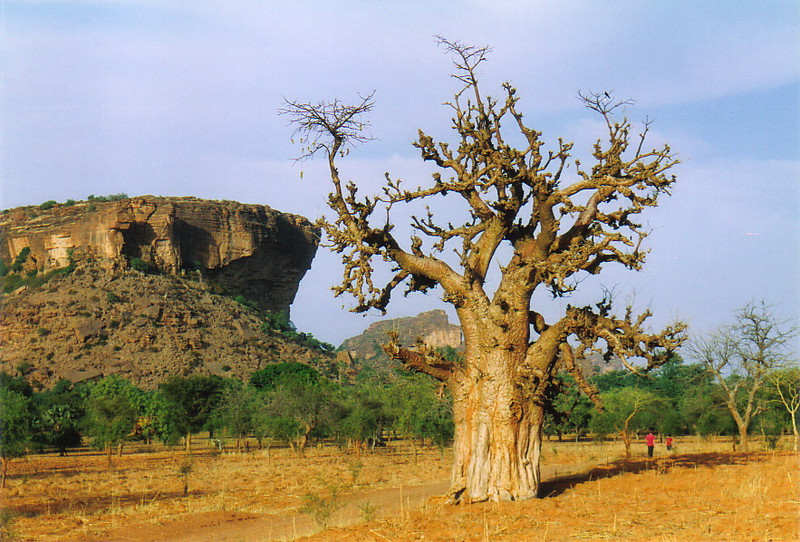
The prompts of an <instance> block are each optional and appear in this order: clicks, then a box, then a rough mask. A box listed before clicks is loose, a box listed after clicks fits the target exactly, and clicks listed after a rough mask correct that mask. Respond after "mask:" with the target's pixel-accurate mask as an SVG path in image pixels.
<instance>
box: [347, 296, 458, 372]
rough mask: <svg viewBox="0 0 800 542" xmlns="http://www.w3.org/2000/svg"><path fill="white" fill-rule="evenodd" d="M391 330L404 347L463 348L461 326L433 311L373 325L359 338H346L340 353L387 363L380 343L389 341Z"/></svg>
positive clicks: (382, 321) (437, 310) (439, 312)
mask: <svg viewBox="0 0 800 542" xmlns="http://www.w3.org/2000/svg"><path fill="white" fill-rule="evenodd" d="M390 331H396V332H397V333H398V338H399V340H400V343H401V344H404V345H409V346H411V345H413V344H414V343H416V342H417V340H422V341H423V342H424V343H426V344H428V345H429V346H433V347H446V346H450V347H453V348H455V349H460V348H462V347H463V338H462V335H461V327H460V326H457V325H455V324H451V323H450V321H449V319H448V317H447V313H446V312H445V311H443V310H441V309H436V310H432V311H429V312H423V313H421V314H418V315H417V316H406V317H403V318H394V319H390V320H380V321H378V322H375V323H373V324H372V325H370V326H369V327H368V328H367V329H366V330H365V331H364V332H363V333H361V334H360V335H358V336H356V337H351V338H349V339H345V341H344V342H342V346H341V348H340V350H345V351H347V352H350V354H351V355H352V356H353V357H354V358H356V359H359V360H362V361H367V362H369V361H373V360H388V356H386V354H385V353H384V352H383V349H382V348H381V344H383V343H386V342H387V341H388V337H387V333H388V332H390Z"/></svg>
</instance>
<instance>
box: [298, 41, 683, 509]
mask: <svg viewBox="0 0 800 542" xmlns="http://www.w3.org/2000/svg"><path fill="white" fill-rule="evenodd" d="M439 44H440V45H441V46H442V47H444V48H445V49H446V51H447V52H448V53H450V54H452V55H453V58H454V65H455V72H454V74H453V76H454V77H455V79H456V80H457V81H458V84H459V88H458V90H457V92H456V93H455V94H454V98H453V99H452V101H450V102H449V103H448V104H446V105H447V106H448V107H449V108H450V109H451V112H452V115H453V116H452V122H453V125H452V128H453V130H454V131H455V134H456V140H455V143H454V144H450V143H447V142H438V141H436V140H434V138H433V137H431V136H430V135H428V134H426V133H425V132H423V131H419V135H418V138H417V140H416V141H415V142H414V146H415V147H416V148H417V149H419V151H420V153H421V156H422V159H423V160H424V161H427V162H431V163H433V164H435V165H436V166H437V167H438V169H439V171H437V172H436V173H434V174H433V176H432V179H431V181H432V182H430V183H429V184H427V185H424V186H418V187H416V188H411V189H407V188H405V185H404V183H403V182H401V180H399V179H393V178H392V177H391V176H390V175H389V174H388V173H387V174H386V181H385V185H384V187H383V193H382V194H380V195H376V196H373V197H361V196H360V195H359V194H358V187H357V185H356V184H355V183H353V182H348V183H344V182H343V181H342V178H341V176H340V172H339V167H338V163H337V160H339V159H340V158H342V157H344V156H345V155H346V154H347V153H348V152H349V150H350V145H351V144H353V143H357V142H361V141H365V140H367V139H369V137H368V136H367V135H366V133H365V130H364V129H365V127H366V126H367V123H366V120H364V114H365V113H368V112H369V111H370V110H371V109H372V108H373V106H374V100H373V96H372V95H369V96H362V97H360V99H359V101H357V102H356V103H355V105H347V104H344V103H342V102H340V101H338V100H334V101H332V102H329V101H323V102H318V103H309V102H300V101H289V100H287V101H286V103H285V106H284V108H283V110H282V113H284V114H286V115H288V116H289V117H290V119H291V122H292V123H293V125H294V126H295V129H296V130H295V137H300V138H301V139H302V141H303V143H304V144H305V147H304V150H303V153H302V157H304V158H306V157H310V156H313V155H315V154H318V153H321V154H323V155H325V156H326V157H327V160H328V168H329V173H330V180H331V181H332V192H331V193H330V195H329V197H328V204H329V206H330V208H331V210H332V211H333V219H332V220H327V219H321V220H320V222H319V224H320V225H321V227H322V228H323V229H324V231H325V233H326V234H327V237H328V245H329V247H331V248H332V249H333V250H335V251H336V252H337V253H339V254H341V255H342V262H343V264H344V271H343V280H342V282H341V284H340V285H338V286H336V287H334V293H335V294H336V295H337V296H339V295H343V294H350V295H352V296H354V297H355V300H356V304H355V306H354V307H353V308H352V309H351V310H353V311H355V312H362V311H366V310H369V309H377V310H380V311H384V312H385V308H386V306H387V304H388V303H389V301H390V299H391V296H392V294H393V292H394V291H395V290H397V289H398V288H401V287H402V285H404V287H405V288H406V294H408V293H411V292H427V291H429V290H431V289H433V288H435V287H440V288H441V289H442V290H443V294H442V299H443V300H444V301H445V302H446V303H449V304H451V305H453V306H454V307H455V311H456V313H457V315H458V319H459V323H460V325H461V328H462V332H463V335H464V343H465V351H464V356H463V362H459V361H453V360H448V359H446V358H444V357H443V356H442V355H440V354H438V353H437V352H435V351H433V350H432V349H429V348H426V347H425V346H424V345H422V344H418V345H416V347H408V346H407V345H406V346H403V345H400V344H399V343H398V341H397V339H396V338H394V339H392V340H390V341H389V342H388V343H387V344H386V345H385V346H384V348H385V349H386V351H387V352H388V353H389V354H390V355H392V356H393V357H394V358H395V359H397V360H400V361H401V362H403V363H404V364H405V365H406V366H407V367H409V368H411V369H414V370H417V371H420V372H423V373H426V374H428V375H430V376H432V377H434V378H436V379H438V380H440V381H442V382H443V383H445V385H446V386H447V387H448V388H449V390H450V392H451V394H452V397H453V417H454V422H455V427H456V430H455V439H454V464H453V470H452V477H451V488H450V496H451V498H452V500H453V501H454V502H465V503H466V502H477V501H485V500H515V499H526V498H530V497H535V496H536V495H537V492H538V487H539V458H540V450H541V442H542V425H543V421H544V406H545V400H546V399H545V392H546V389H547V386H548V384H549V383H550V382H551V381H552V379H553V378H554V376H555V371H556V366H557V364H559V363H560V366H562V367H564V368H565V369H566V370H568V371H569V372H570V373H571V374H572V375H573V377H574V378H575V380H576V382H577V383H578V384H579V385H580V386H581V388H582V390H583V391H584V392H586V393H587V394H588V395H589V397H590V398H592V399H594V400H596V401H597V400H598V394H597V391H596V390H595V389H593V388H592V387H591V386H590V385H589V384H588V383H587V381H586V379H585V378H584V376H583V375H582V374H581V372H580V369H579V367H578V363H577V362H576V359H578V358H581V357H582V356H584V355H585V354H587V353H588V352H589V351H595V352H601V353H603V354H604V355H605V356H606V357H611V356H618V357H619V358H620V359H621V360H622V361H623V363H624V364H625V365H626V366H628V367H629V368H630V369H632V370H639V369H638V368H637V367H638V366H637V365H635V362H634V361H633V360H634V358H639V359H643V360H646V366H645V367H642V370H646V369H651V368H653V367H656V366H658V365H659V364H661V363H662V362H663V361H665V360H666V359H667V358H668V356H669V353H670V352H671V351H672V350H673V349H674V348H675V347H677V346H678V345H679V344H680V342H681V340H682V334H683V330H684V328H683V325H681V324H676V325H674V326H671V327H668V328H667V329H665V330H663V331H661V332H659V333H648V332H647V331H646V330H645V327H644V324H645V320H646V319H647V318H648V317H649V316H650V313H649V311H647V312H644V313H643V314H640V315H635V314H634V313H633V311H632V310H631V308H630V307H628V308H627V310H626V311H624V314H623V315H622V316H615V315H614V314H613V313H612V310H611V300H610V299H609V298H608V297H607V296H604V297H603V299H602V300H601V301H599V302H598V303H597V305H595V306H571V305H565V306H564V307H563V308H562V310H563V315H562V316H561V317H560V319H558V320H557V321H549V322H548V321H546V319H545V317H544V316H543V313H542V312H540V311H539V310H535V309H536V308H538V307H536V308H534V307H533V306H532V305H531V299H532V296H533V294H534V292H536V291H538V290H541V289H549V291H550V293H551V294H552V295H553V297H554V298H556V299H559V298H562V297H564V296H566V295H568V294H569V293H571V292H572V291H574V290H575V289H576V288H577V284H578V281H579V280H580V278H581V276H582V275H585V274H597V273H600V271H601V270H602V269H603V268H604V266H605V265H606V264H614V263H616V264H620V265H622V266H624V267H626V268H629V269H633V270H638V269H640V267H641V266H642V264H643V263H644V260H645V253H646V251H645V250H644V249H643V248H642V241H643V240H644V239H645V237H646V236H647V231H646V229H645V228H644V227H643V226H642V225H641V224H638V223H636V222H635V221H634V218H635V217H636V215H638V214H639V213H641V212H642V211H643V210H645V209H646V208H648V207H653V206H655V205H656V204H657V203H658V198H659V196H660V195H662V194H668V193H669V189H670V187H671V186H672V185H673V183H674V182H675V178H674V177H673V176H670V175H669V170H670V169H671V168H672V167H673V166H674V165H675V164H676V163H677V160H676V159H675V157H674V156H673V154H672V152H671V151H670V148H669V147H668V146H664V147H662V148H659V149H656V150H646V148H645V139H646V136H647V132H648V128H649V123H645V125H644V127H643V129H642V131H641V132H640V136H639V140H638V142H634V144H633V145H632V144H631V137H632V135H631V134H632V130H633V128H632V126H631V123H629V122H628V120H627V119H625V118H622V119H616V115H617V114H618V113H619V112H620V111H621V110H622V108H623V106H624V105H627V104H629V103H630V102H628V101H615V100H614V99H613V98H612V97H611V96H610V95H607V94H606V93H591V92H589V93H579V96H580V99H581V100H582V102H583V104H584V105H585V106H586V107H588V108H589V109H590V110H592V111H593V112H594V113H596V114H598V115H599V117H600V118H601V119H603V121H604V122H605V126H606V128H607V130H608V140H607V141H605V142H602V141H599V140H598V141H597V143H596V144H595V146H594V150H593V153H592V155H593V157H594V164H593V165H592V166H591V167H590V168H585V167H584V166H583V165H581V163H580V162H579V161H578V160H574V159H573V158H572V157H571V151H572V147H573V144H572V143H567V142H565V141H563V140H561V139H559V140H558V142H557V144H556V145H555V147H554V148H553V149H551V150H545V146H544V142H543V141H542V139H541V135H542V134H541V132H538V131H536V130H534V129H532V128H530V127H528V126H527V125H526V124H525V122H524V119H523V115H522V113H521V111H520V109H519V97H518V96H517V91H516V89H515V88H514V87H513V86H512V85H511V84H510V83H505V84H503V85H502V96H503V98H502V99H495V98H492V97H490V96H486V95H484V93H483V92H482V89H481V87H480V85H479V82H478V76H477V68H478V66H479V65H481V64H482V63H483V62H484V61H485V60H486V58H487V55H488V53H489V48H488V47H473V46H468V45H464V44H461V43H458V42H453V41H448V40H446V39H443V38H439ZM512 140H513V141H521V142H522V145H521V146H520V147H515V146H514V145H513V144H512ZM570 165H574V167H575V170H574V171H570ZM568 173H571V175H569V177H570V179H569V180H568V179H567V177H568ZM457 202H461V203H460V204H459V203H457ZM416 203H421V204H429V205H428V207H427V210H426V211H425V212H423V213H422V214H419V215H414V214H413V212H412V215H411V216H410V225H411V227H412V233H411V234H410V236H409V239H408V242H406V243H405V244H403V243H401V239H399V238H398V237H397V236H396V235H395V233H394V225H395V222H396V219H395V217H394V215H395V213H397V212H398V209H402V208H403V207H404V206H406V205H411V206H412V207H413V206H414V204H416ZM437 203H438V204H442V205H443V206H446V208H447V212H448V213H452V211H453V209H456V208H460V207H463V208H464V209H465V210H466V212H465V214H464V218H463V219H462V220H461V221H460V222H456V223H453V222H450V221H447V219H444V220H442V218H441V215H442V214H443V213H444V209H445V208H444V207H442V208H440V218H439V220H437V218H436V213H435V212H434V210H432V209H431V208H430V207H431V206H433V205H434V204H437ZM459 206H460V207H459ZM412 207H406V209H411V208H412ZM451 248H452V249H453V250H452V251H451V250H449V249H451ZM506 256H507V257H506ZM501 257H503V258H504V260H505V264H504V265H493V262H495V261H497V260H498V259H499V258H501ZM384 263H387V264H388V265H387V266H386V267H388V268H389V269H388V270H386V269H385V268H384V267H382V264H384ZM381 272H383V274H381ZM495 273H496V274H495ZM540 310H541V309H540Z"/></svg>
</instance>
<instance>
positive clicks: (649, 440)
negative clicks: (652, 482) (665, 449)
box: [644, 432, 656, 457]
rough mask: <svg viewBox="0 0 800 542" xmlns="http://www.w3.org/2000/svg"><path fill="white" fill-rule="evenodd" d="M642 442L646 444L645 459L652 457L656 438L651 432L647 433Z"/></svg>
mask: <svg viewBox="0 0 800 542" xmlns="http://www.w3.org/2000/svg"><path fill="white" fill-rule="evenodd" d="M644 441H645V443H646V444H647V457H653V450H654V449H655V447H656V436H655V435H654V434H653V433H652V432H651V433H647V436H646V437H644Z"/></svg>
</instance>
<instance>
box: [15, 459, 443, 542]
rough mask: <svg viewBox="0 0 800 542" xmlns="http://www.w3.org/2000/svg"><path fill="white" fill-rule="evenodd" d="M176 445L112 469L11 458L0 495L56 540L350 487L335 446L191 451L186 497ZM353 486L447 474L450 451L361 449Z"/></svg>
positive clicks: (19, 529) (101, 464) (262, 511)
mask: <svg viewBox="0 0 800 542" xmlns="http://www.w3.org/2000/svg"><path fill="white" fill-rule="evenodd" d="M186 460H187V455H186V454H185V453H184V452H182V451H180V452H179V451H156V452H141V451H139V452H136V453H127V454H125V455H123V456H122V457H115V458H114V466H113V467H112V468H110V469H109V468H108V466H107V463H106V458H105V456H103V455H101V454H98V453H94V452H88V451H83V452H81V453H76V454H72V455H70V456H67V457H57V456H52V455H39V456H31V457H29V458H27V459H23V460H18V461H15V462H14V464H13V466H12V469H13V471H14V473H15V475H14V477H13V478H12V479H11V480H10V481H9V483H8V488H7V489H6V490H4V492H3V493H0V498H2V501H3V507H4V508H5V509H7V510H11V511H13V512H14V513H15V514H16V516H17V517H16V518H15V520H14V522H13V528H14V530H15V532H16V533H17V534H18V536H19V537H20V538H21V539H23V540H28V539H31V540H42V541H61V540H65V539H70V538H71V537H75V538H77V539H81V537H87V536H102V534H103V533H105V532H109V531H111V530H114V529H116V528H118V527H119V526H120V525H124V524H129V523H140V522H152V523H163V522H165V521H167V520H172V519H176V518H180V517H183V516H187V515H190V514H197V513H203V512H226V511H235V512H237V513H239V514H240V515H241V517H253V516H261V515H269V514H275V515H280V514H286V513H290V512H296V511H298V510H300V508H302V507H303V505H304V504H305V501H304V497H305V496H306V495H308V494H313V493H323V492H325V491H326V490H327V488H328V486H329V485H330V484H331V483H335V484H339V485H341V486H343V487H344V488H345V489H346V490H349V491H354V489H353V488H352V486H353V480H354V475H353V461H352V458H348V457H346V456H345V454H344V453H342V452H340V451H339V450H338V449H337V448H335V447H332V446H331V447H325V448H324V449H316V448H314V449H310V450H308V451H307V453H306V457H305V458H298V457H297V456H295V455H294V454H293V453H292V452H291V451H290V450H288V449H273V450H271V451H270V453H269V454H267V452H266V451H253V452H250V453H242V454H238V453H230V454H212V453H210V452H208V451H202V452H199V453H195V454H193V455H192V457H191V462H192V468H191V472H190V473H189V474H188V486H189V495H188V496H187V497H185V498H184V497H183V484H184V480H183V477H182V475H181V472H180V469H181V465H182V464H184V463H185V461H186ZM358 462H359V463H361V466H360V467H359V468H358V474H357V480H356V482H357V484H358V485H357V489H362V488H381V487H397V486H400V485H401V484H406V485H413V484H421V483H425V482H428V481H433V480H440V479H443V478H446V477H447V476H448V473H449V462H450V458H449V457H448V456H447V455H445V456H444V457H443V456H442V455H441V454H440V453H439V451H438V450H435V449H428V450H425V451H423V452H420V453H419V457H418V460H417V462H416V463H415V462H414V459H413V456H412V454H411V452H410V451H409V450H407V448H406V447H396V448H392V449H390V450H382V451H381V452H380V453H375V454H365V455H363V456H362V457H361V458H360V459H359V460H358Z"/></svg>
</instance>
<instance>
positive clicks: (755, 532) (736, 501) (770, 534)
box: [304, 452, 800, 542]
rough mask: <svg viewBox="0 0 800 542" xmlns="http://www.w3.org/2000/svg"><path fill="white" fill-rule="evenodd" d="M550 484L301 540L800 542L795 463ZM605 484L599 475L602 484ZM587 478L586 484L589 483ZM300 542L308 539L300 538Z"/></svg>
mask: <svg viewBox="0 0 800 542" xmlns="http://www.w3.org/2000/svg"><path fill="white" fill-rule="evenodd" d="M618 465H619V466H620V468H616V469H608V471H607V472H606V473H603V472H602V469H595V470H593V471H592V476H588V475H587V476H579V477H572V478H571V479H570V480H569V481H565V482H562V483H561V485H560V487H559V484H550V488H551V489H553V488H554V489H555V490H556V491H554V493H553V496H551V497H548V498H543V499H536V500H531V501H525V502H521V503H485V504H478V505H472V506H452V505H447V504H445V503H444V502H443V501H442V500H441V499H438V500H433V502H432V503H430V504H429V505H428V507H427V509H425V510H420V511H415V512H412V513H409V514H407V515H405V516H402V517H393V518H388V519H384V520H379V521H375V522H371V523H367V524H361V525H358V526H353V527H349V528H341V529H330V530H327V531H324V532H322V533H318V534H316V535H314V536H311V537H309V538H307V540H314V541H319V542H356V541H359V542H361V541H375V542H385V541H393V542H397V541H407V540H426V541H442V542H444V541H456V540H457V541H463V542H468V541H469V542H473V541H474V542H489V541H492V542H504V541H505V542H521V541H536V542H539V541H541V542H546V541H550V542H555V541H570V540H580V541H603V540H613V541H616V540H627V541H661V542H685V541H697V542H699V541H712V540H713V541H715V542H716V541H735V542H742V541H749V540H753V541H756V540H757V541H795V540H800V500H799V499H800V485H799V484H798V479H799V478H800V475H799V474H798V473H799V472H800V471H799V470H798V466H799V465H798V456H797V455H796V454H792V453H789V452H779V453H768V452H755V453H752V454H747V455H742V454H735V455H734V454H730V453H726V454H718V453H699V454H686V455H676V456H672V457H662V458H660V459H656V460H653V461H650V460H646V459H639V460H633V461H631V462H627V463H624V466H625V468H626V469H628V470H629V471H628V472H622V468H621V466H622V465H623V462H620V463H618ZM604 475H605V476H606V477H602V476H604ZM590 478H591V479H590ZM304 540H305V539H304Z"/></svg>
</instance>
